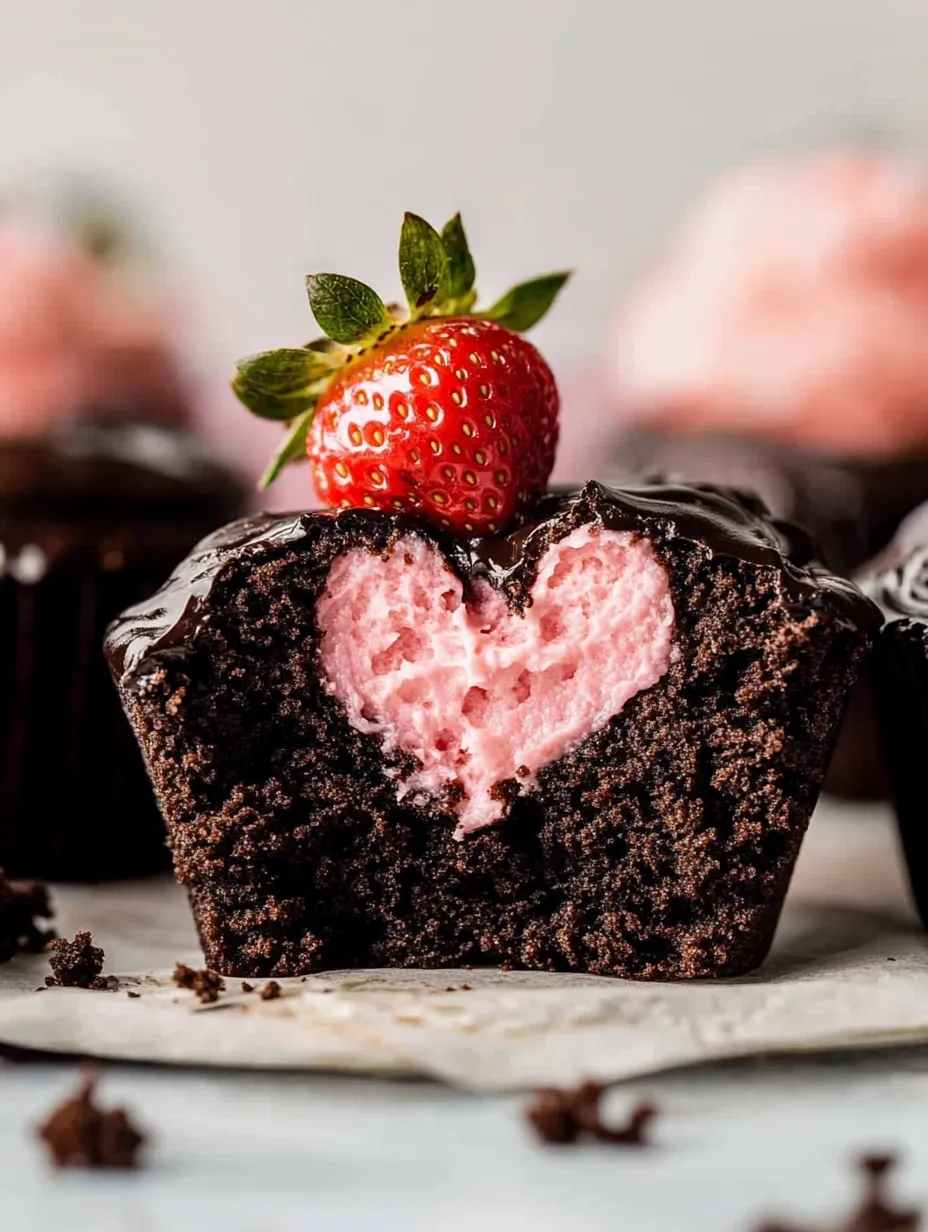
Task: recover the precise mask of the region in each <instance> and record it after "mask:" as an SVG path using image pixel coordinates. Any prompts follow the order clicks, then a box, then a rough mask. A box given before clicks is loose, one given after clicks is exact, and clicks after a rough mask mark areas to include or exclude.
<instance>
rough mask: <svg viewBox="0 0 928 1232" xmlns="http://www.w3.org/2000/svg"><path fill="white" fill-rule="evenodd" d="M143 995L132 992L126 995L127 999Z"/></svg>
mask: <svg viewBox="0 0 928 1232" xmlns="http://www.w3.org/2000/svg"><path fill="white" fill-rule="evenodd" d="M141 995H142V994H141V993H140V992H132V991H131V990H130V991H129V992H127V993H126V996H127V997H140V996H141Z"/></svg>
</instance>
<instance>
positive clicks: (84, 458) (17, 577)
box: [0, 225, 244, 880]
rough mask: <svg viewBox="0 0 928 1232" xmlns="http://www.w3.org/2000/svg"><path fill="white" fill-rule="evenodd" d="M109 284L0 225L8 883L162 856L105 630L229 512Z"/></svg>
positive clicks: (159, 368)
mask: <svg viewBox="0 0 928 1232" xmlns="http://www.w3.org/2000/svg"><path fill="white" fill-rule="evenodd" d="M115 278H116V276H115V274H114V273H113V272H111V271H109V270H106V269H104V268H103V267H102V266H100V265H99V263H97V262H96V261H94V260H93V259H92V258H91V257H90V256H89V255H88V254H87V253H85V252H83V251H81V250H80V249H78V248H75V247H72V246H71V245H69V244H68V242H67V241H66V240H65V239H62V238H61V237H60V236H53V235H48V234H45V233H42V232H38V231H31V230H24V229H22V227H21V226H19V225H17V226H15V227H14V226H11V225H5V226H4V227H2V228H0V285H2V287H3V290H4V300H3V310H2V312H0V627H2V629H3V633H4V637H3V649H2V652H0V867H3V868H5V869H6V870H7V871H8V872H9V873H10V874H11V875H15V876H28V877H33V876H34V877H41V878H54V879H62V880H97V879H102V878H109V877H120V876H130V875H135V874H142V873H147V872H152V871H155V870H157V869H159V868H163V867H165V864H166V863H168V862H169V859H168V855H167V850H166V847H165V839H164V828H163V823H162V822H161V820H160V816H159V814H158V811H157V807H156V804H155V801H154V799H153V797H152V793H151V789H150V787H149V784H148V782H147V779H146V776H145V772H144V767H143V765H142V763H141V759H140V758H139V756H138V750H137V748H136V747H135V746H134V743H133V741H132V740H131V738H130V737H129V736H128V734H127V733H126V731H125V725H124V721H123V719H122V715H121V713H120V707H119V704H118V699H117V698H116V697H115V695H114V693H113V689H112V683H111V681H110V679H109V673H108V671H107V668H106V664H105V661H104V659H103V656H102V653H101V649H100V648H101V643H102V639H103V633H104V630H105V628H106V625H107V624H108V622H109V621H110V620H112V618H113V617H114V616H115V615H116V614H118V612H119V611H121V610H122V608H124V607H125V606H126V604H127V603H131V602H133V601H135V600H137V599H139V598H140V597H141V596H143V595H145V594H150V593H151V591H152V589H153V588H154V587H155V586H157V585H159V584H160V583H161V582H162V581H163V580H164V578H165V577H166V576H167V574H168V573H169V572H170V571H171V569H172V568H173V567H174V566H175V565H176V564H177V562H178V560H180V559H181V558H182V557H183V556H184V555H185V553H186V552H188V551H189V550H190V549H191V547H193V546H194V545H195V543H196V542H197V541H198V539H200V538H202V537H203V535H205V534H206V533H207V532H208V531H210V530H212V529H214V528H215V526H216V524H217V523H218V522H221V521H223V520H226V519H228V518H229V517H234V516H237V515H238V514H240V513H241V512H242V510H243V498H244V493H243V489H242V486H241V484H240V483H239V481H238V480H237V479H236V478H235V477H234V476H233V475H232V474H231V473H229V472H228V471H227V470H226V469H225V468H224V467H223V466H222V465H220V464H219V463H218V462H216V461H214V460H213V459H212V458H211V457H210V456H209V455H208V453H207V452H206V450H205V448H204V446H203V445H202V444H201V443H200V442H198V441H197V439H196V438H195V437H194V436H193V435H192V434H191V433H190V431H189V430H188V429H187V428H186V427H185V426H184V424H185V422H186V420H187V419H188V418H189V412H190V408H191V392H190V389H189V386H188V384H187V382H186V380H185V378H184V376H183V374H182V373H181V371H180V369H179V367H178V363H177V360H176V357H175V355H174V353H173V350H172V348H171V346H170V344H169V339H168V336H167V335H166V334H165V333H164V332H163V327H162V325H161V324H160V323H159V322H158V321H157V319H156V317H154V316H153V315H152V314H151V312H150V311H149V310H147V309H143V308H142V307H141V306H137V305H136V304H135V303H134V302H133V301H132V300H131V299H130V298H127V294H126V293H124V290H123V288H122V287H121V286H120V285H119V284H118V283H117V281H116V280H115Z"/></svg>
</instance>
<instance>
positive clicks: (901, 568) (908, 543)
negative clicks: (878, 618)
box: [858, 503, 928, 622]
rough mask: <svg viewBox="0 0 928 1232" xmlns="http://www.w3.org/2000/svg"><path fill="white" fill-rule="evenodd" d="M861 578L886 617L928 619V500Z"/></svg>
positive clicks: (863, 584)
mask: <svg viewBox="0 0 928 1232" xmlns="http://www.w3.org/2000/svg"><path fill="white" fill-rule="evenodd" d="M858 581H859V584H860V587H861V589H862V590H863V591H864V592H865V593H866V594H867V595H869V596H870V598H871V599H873V600H874V602H876V603H877V604H879V606H880V607H881V608H882V610H883V612H884V614H885V615H886V617H887V619H889V620H896V619H899V618H900V617H908V618H909V619H911V620H920V621H925V622H928V503H926V504H924V505H920V506H919V508H918V509H916V510H915V511H914V513H911V514H910V515H909V516H908V517H907V518H906V520H905V521H904V522H903V523H902V525H901V526H900V527H899V530H898V532H897V534H896V536H895V538H894V539H893V541H892V542H891V543H890V545H889V546H888V547H887V548H886V549H885V550H884V551H883V552H881V553H880V555H879V556H877V557H876V558H875V559H874V560H873V561H872V562H871V563H870V565H869V566H868V567H867V568H866V569H865V570H864V571H863V572H862V573H861V575H860V577H859V579H858Z"/></svg>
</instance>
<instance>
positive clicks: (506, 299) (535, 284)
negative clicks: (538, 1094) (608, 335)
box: [478, 270, 570, 333]
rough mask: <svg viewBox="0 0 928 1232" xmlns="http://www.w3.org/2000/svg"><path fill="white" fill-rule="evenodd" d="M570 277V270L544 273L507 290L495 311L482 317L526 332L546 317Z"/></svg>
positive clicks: (483, 311) (482, 312) (486, 311)
mask: <svg viewBox="0 0 928 1232" xmlns="http://www.w3.org/2000/svg"><path fill="white" fill-rule="evenodd" d="M569 277H570V271H569V270H567V271H565V272H563V273H559V274H543V275H542V277H541V278H532V279H531V280H530V281H529V282H520V283H519V285H518V286H515V287H513V288H512V290H511V291H507V292H506V294H505V295H504V296H503V297H502V299H499V300H497V301H496V303H495V304H494V305H493V306H492V307H491V308H481V310H480V312H479V314H478V315H479V316H481V317H486V318H487V319H488V320H490V321H498V322H499V324H500V325H505V326H506V328H507V329H512V330H515V332H516V333H523V332H524V331H525V330H527V329H531V328H532V326H533V325H536V324H537V323H538V322H539V321H540V320H541V318H542V317H543V316H544V315H545V313H546V312H547V311H548V309H549V308H550V307H551V305H552V304H553V303H554V301H555V299H556V298H557V293H558V291H560V289H561V287H562V286H563V285H564V283H565V282H566V281H567V279H568V278H569Z"/></svg>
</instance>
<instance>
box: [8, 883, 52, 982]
mask: <svg viewBox="0 0 928 1232" xmlns="http://www.w3.org/2000/svg"><path fill="white" fill-rule="evenodd" d="M54 914H55V912H54V909H53V907H52V904H51V899H50V897H49V894H48V888H47V886H44V885H42V884H41V882H38V881H24V882H13V881H7V879H6V877H5V875H4V873H3V870H2V869H0V963H3V962H9V961H10V959H11V958H15V957H16V955H17V954H19V953H21V952H23V951H25V952H26V953H29V954H41V953H42V951H43V950H44V949H45V947H46V946H47V945H48V943H49V941H51V939H52V938H53V937H54V936H55V933H54V931H53V930H51V929H46V930H43V929H41V928H39V926H38V924H37V923H36V921H37V920H50V919H52V917H53V916H54Z"/></svg>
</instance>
